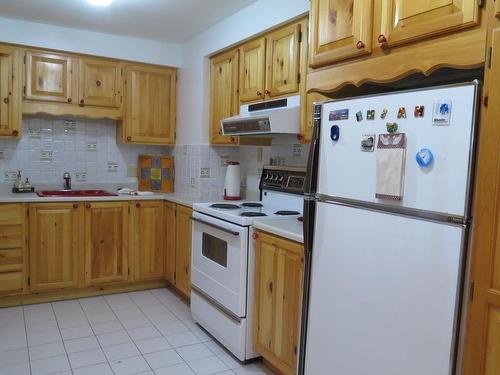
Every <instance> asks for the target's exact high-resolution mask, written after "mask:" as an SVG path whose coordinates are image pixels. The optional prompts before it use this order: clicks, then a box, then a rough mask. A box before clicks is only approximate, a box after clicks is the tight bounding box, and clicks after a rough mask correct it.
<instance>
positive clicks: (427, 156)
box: [415, 148, 434, 168]
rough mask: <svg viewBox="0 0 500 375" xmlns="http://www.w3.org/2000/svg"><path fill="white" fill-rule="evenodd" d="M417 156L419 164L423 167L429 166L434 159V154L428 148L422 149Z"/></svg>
mask: <svg viewBox="0 0 500 375" xmlns="http://www.w3.org/2000/svg"><path fill="white" fill-rule="evenodd" d="M415 158H416V159H417V164H418V165H419V166H421V167H422V168H428V167H429V166H430V165H431V164H432V162H433V161H434V155H433V154H432V151H431V150H429V149H428V148H422V149H420V151H419V152H417V155H416V157H415Z"/></svg>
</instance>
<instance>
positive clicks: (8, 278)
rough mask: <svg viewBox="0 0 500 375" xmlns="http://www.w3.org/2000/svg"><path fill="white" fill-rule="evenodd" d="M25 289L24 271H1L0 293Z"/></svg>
mask: <svg viewBox="0 0 500 375" xmlns="http://www.w3.org/2000/svg"><path fill="white" fill-rule="evenodd" d="M22 290H23V273H22V272H7V273H0V294H10V293H12V294H14V293H16V292H21V291H22Z"/></svg>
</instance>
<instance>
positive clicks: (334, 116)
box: [328, 108, 349, 121]
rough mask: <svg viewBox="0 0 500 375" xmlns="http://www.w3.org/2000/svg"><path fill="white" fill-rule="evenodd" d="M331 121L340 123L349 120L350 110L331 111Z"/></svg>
mask: <svg viewBox="0 0 500 375" xmlns="http://www.w3.org/2000/svg"><path fill="white" fill-rule="evenodd" d="M328 119H329V120H330V121H340V120H348V119H349V109H348V108H344V109H337V110H335V111H331V112H330V115H329V118H328Z"/></svg>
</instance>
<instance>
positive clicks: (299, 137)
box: [297, 133, 304, 141]
mask: <svg viewBox="0 0 500 375" xmlns="http://www.w3.org/2000/svg"><path fill="white" fill-rule="evenodd" d="M303 139H304V134H302V133H301V134H297V140H298V141H301V140H303Z"/></svg>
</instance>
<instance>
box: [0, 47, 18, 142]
mask: <svg viewBox="0 0 500 375" xmlns="http://www.w3.org/2000/svg"><path fill="white" fill-rule="evenodd" d="M21 82H22V80H21V75H20V67H19V51H18V50H17V49H15V48H13V47H10V46H2V45H0V136H11V137H12V136H13V137H18V136H20V135H21V108H20V104H21Z"/></svg>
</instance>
